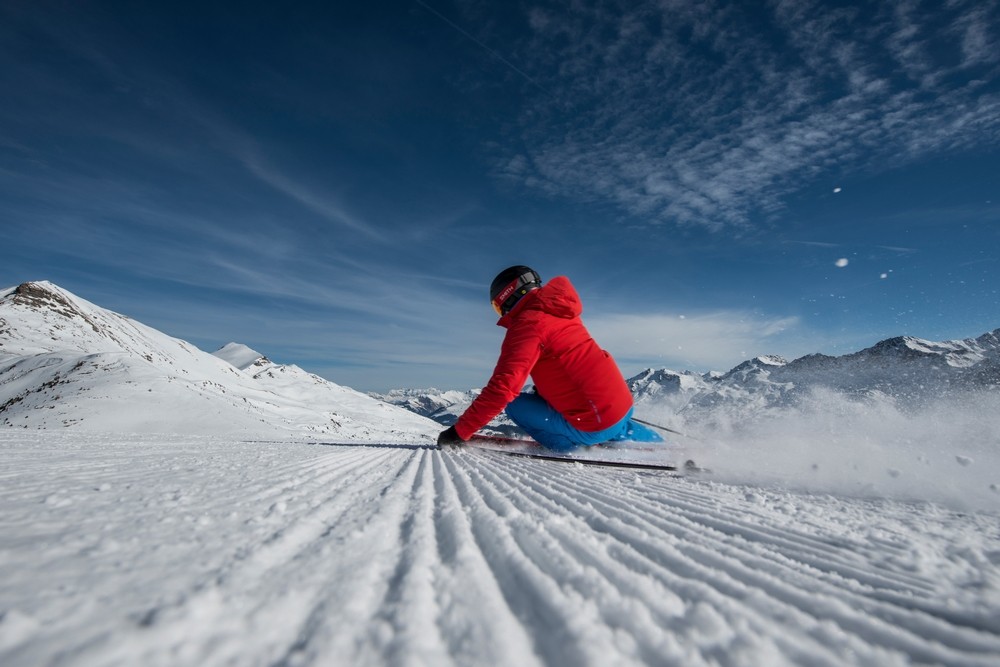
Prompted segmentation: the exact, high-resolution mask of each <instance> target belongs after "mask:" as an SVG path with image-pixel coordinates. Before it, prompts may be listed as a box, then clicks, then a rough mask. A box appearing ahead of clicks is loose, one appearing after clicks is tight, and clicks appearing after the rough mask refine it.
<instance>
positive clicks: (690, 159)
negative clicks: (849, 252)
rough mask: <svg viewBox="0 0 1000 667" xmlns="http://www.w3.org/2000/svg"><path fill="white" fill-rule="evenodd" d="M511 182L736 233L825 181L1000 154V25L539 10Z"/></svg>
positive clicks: (710, 10) (969, 17)
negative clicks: (953, 156)
mask: <svg viewBox="0 0 1000 667" xmlns="http://www.w3.org/2000/svg"><path fill="white" fill-rule="evenodd" d="M528 24H529V25H530V26H531V28H532V30H533V34H532V37H531V38H530V39H529V40H528V41H527V42H525V43H523V44H522V45H521V46H520V47H519V53H518V62H525V63H530V65H525V67H527V68H528V73H529V74H530V75H531V76H532V77H533V78H534V79H535V80H538V81H539V82H541V84H542V85H544V86H545V88H546V89H547V90H551V91H553V94H552V95H551V96H538V97H537V98H535V99H534V100H532V101H531V102H530V103H529V104H528V105H527V107H526V108H527V109H528V110H527V111H526V112H525V114H524V116H523V117H522V118H521V120H520V123H519V124H518V127H517V130H516V131H517V132H518V133H519V134H520V135H521V138H522V144H521V145H522V146H523V149H521V150H519V151H518V152H516V153H510V154H507V155H505V156H504V158H503V159H502V161H501V166H500V167H499V170H500V172H501V173H502V174H503V175H504V176H506V177H508V178H512V179H515V180H517V181H518V182H522V183H524V184H527V185H528V186H531V187H534V188H537V189H540V190H543V191H546V192H549V193H551V194H552V195H555V196H559V197H568V198H575V199H582V200H583V201H595V200H598V201H611V202H613V203H615V204H617V205H618V206H619V207H620V208H622V209H623V210H624V211H626V212H627V213H628V214H630V215H632V216H634V217H637V218H640V219H642V220H645V221H648V222H651V223H674V224H679V225H695V226H702V227H708V228H711V229H716V230H719V229H724V228H728V229H735V228H740V227H747V226H751V225H752V224H754V221H755V220H758V219H759V217H760V216H765V217H766V216H767V215H768V214H773V213H775V212H777V211H780V210H781V209H782V208H783V207H784V200H785V197H787V196H788V195H789V194H791V193H793V192H794V191H796V190H797V189H798V188H800V187H802V186H803V185H805V184H807V183H809V182H811V180H812V179H815V178H816V177H818V176H819V175H821V174H831V173H832V174H842V173H845V172H850V171H853V170H864V171H879V170H883V169H886V168H891V167H893V166H898V165H905V164H908V163H910V162H912V161H916V160H920V159H924V158H926V157H928V156H933V155H936V154H946V153H948V152H949V151H954V150H959V149H963V148H969V147H972V146H983V145H996V144H998V143H1000V88H998V86H997V84H996V81H997V79H998V77H997V75H998V74H1000V9H998V6H997V3H979V2H974V1H971V0H970V1H963V0H956V1H955V2H950V3H947V4H946V5H945V6H943V7H936V8H931V9H928V8H927V7H925V6H924V5H921V4H919V3H917V2H910V1H907V2H900V3H891V4H888V5H883V6H878V7H877V8H876V9H874V10H872V8H871V6H868V7H867V8H864V7H860V6H859V7H851V6H841V7H837V8H831V7H829V6H828V3H822V2H818V1H817V2H809V1H800V0H794V1H793V0H779V1H776V2H771V3H768V4H766V5H761V6H758V5H755V6H754V9H748V8H747V6H744V5H739V4H737V3H727V2H722V1H719V2H704V3H690V2H680V1H668V2H659V3H652V2H649V3H641V4H636V3H632V2H624V1H623V2H617V3H588V2H583V3H577V4H576V5H575V6H574V8H573V9H572V10H566V9H563V8H552V9H547V8H539V7H534V8H533V9H531V10H530V11H529V12H528Z"/></svg>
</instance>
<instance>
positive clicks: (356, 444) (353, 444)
mask: <svg viewBox="0 0 1000 667" xmlns="http://www.w3.org/2000/svg"><path fill="white" fill-rule="evenodd" d="M309 444H310V445H322V446H323V447H371V448H373V449H411V450H420V449H431V450H438V449H440V447H438V446H437V445H401V444H381V443H377V442H376V443H367V442H363V443H361V442H311V443H309Z"/></svg>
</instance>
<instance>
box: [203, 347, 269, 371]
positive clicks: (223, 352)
mask: <svg viewBox="0 0 1000 667" xmlns="http://www.w3.org/2000/svg"><path fill="white" fill-rule="evenodd" d="M212 355H213V356H216V357H218V358H219V359H222V360H223V361H226V362H228V363H229V364H231V365H233V366H235V367H236V368H238V369H240V370H241V371H244V370H246V369H248V368H250V367H251V366H253V365H254V364H255V363H258V362H260V361H261V360H263V361H264V362H265V363H270V361H271V360H270V359H268V358H267V357H265V356H264V355H263V354H261V353H260V352H258V351H257V350H254V349H253V348H250V347H247V346H246V345H244V344H243V343H226V344H225V345H223V346H222V347H220V348H219V349H218V350H216V351H215V352H213V353H212Z"/></svg>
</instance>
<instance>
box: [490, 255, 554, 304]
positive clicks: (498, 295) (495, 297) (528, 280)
mask: <svg viewBox="0 0 1000 667" xmlns="http://www.w3.org/2000/svg"><path fill="white" fill-rule="evenodd" d="M541 286H542V277H541V276H540V275H538V273H537V272H536V271H535V270H534V269H531V268H529V267H527V266H512V267H510V268H508V269H504V270H503V271H501V272H500V273H499V274H498V275H497V277H496V278H494V279H493V282H492V283H491V284H490V303H492V304H493V309H494V310H495V311H497V315H506V314H507V313H509V312H510V311H511V309H512V308H513V307H514V304H516V303H517V302H518V301H520V300H521V297H522V296H524V295H525V294H527V293H528V292H530V291H531V290H534V289H538V288H539V287H541Z"/></svg>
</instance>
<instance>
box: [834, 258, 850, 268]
mask: <svg viewBox="0 0 1000 667" xmlns="http://www.w3.org/2000/svg"><path fill="white" fill-rule="evenodd" d="M834 263H835V264H836V265H837V266H838V267H839V268H841V269H842V268H844V267H845V266H847V264H848V262H847V258H846V257H841V258H840V259H838V260H837V261H836V262H834Z"/></svg>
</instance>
